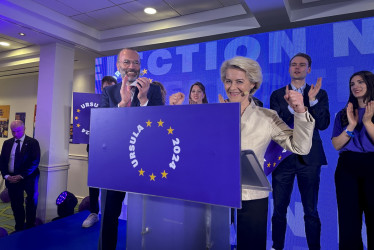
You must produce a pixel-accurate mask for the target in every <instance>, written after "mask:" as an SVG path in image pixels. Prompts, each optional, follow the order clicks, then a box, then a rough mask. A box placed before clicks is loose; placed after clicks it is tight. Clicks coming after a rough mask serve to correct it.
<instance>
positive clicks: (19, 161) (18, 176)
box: [0, 120, 40, 231]
mask: <svg viewBox="0 0 374 250" xmlns="http://www.w3.org/2000/svg"><path fill="white" fill-rule="evenodd" d="M10 128H11V130H12V134H13V138H11V139H9V140H6V141H5V142H4V144H3V148H2V150H1V157H0V169H1V174H2V176H3V178H4V179H5V185H6V187H7V188H8V193H9V198H10V204H11V206H12V210H13V214H14V219H15V221H16V225H15V230H16V231H21V230H23V229H25V228H31V227H33V226H35V217H36V206H37V203H38V180H39V175H40V173H39V168H38V166H39V161H40V147H39V143H38V141H37V140H36V139H34V138H31V137H28V136H27V135H25V125H24V124H23V122H22V121H20V120H15V121H13V122H12V123H11V125H10ZM24 191H25V192H26V194H27V197H26V216H25V209H24V206H23V202H24ZM25 217H26V225H25Z"/></svg>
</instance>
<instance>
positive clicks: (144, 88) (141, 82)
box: [136, 77, 151, 105]
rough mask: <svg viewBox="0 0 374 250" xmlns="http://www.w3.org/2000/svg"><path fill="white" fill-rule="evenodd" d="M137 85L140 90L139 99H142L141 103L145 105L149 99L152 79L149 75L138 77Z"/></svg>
mask: <svg viewBox="0 0 374 250" xmlns="http://www.w3.org/2000/svg"><path fill="white" fill-rule="evenodd" d="M136 82H137V83H136V87H137V88H138V90H139V93H138V99H139V101H140V104H142V105H144V104H145V103H146V102H147V101H148V97H147V94H148V90H149V87H150V85H151V82H150V80H149V79H148V78H147V77H141V78H138V79H136Z"/></svg>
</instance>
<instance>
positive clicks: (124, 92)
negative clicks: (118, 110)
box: [118, 76, 131, 107]
mask: <svg viewBox="0 0 374 250" xmlns="http://www.w3.org/2000/svg"><path fill="white" fill-rule="evenodd" d="M127 81H128V77H127V76H125V77H124V78H122V86H121V89H120V94H121V102H120V103H119V104H118V106H119V107H126V106H128V103H129V102H131V90H130V87H129V86H127Z"/></svg>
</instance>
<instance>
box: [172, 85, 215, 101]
mask: <svg viewBox="0 0 374 250" xmlns="http://www.w3.org/2000/svg"><path fill="white" fill-rule="evenodd" d="M183 101H184V94H183V93H182V92H178V93H175V94H172V95H171V96H170V97H169V105H180V104H182V103H183ZM188 103H189V104H202V103H208V99H207V98H206V93H205V86H204V84H202V83H201V82H195V83H194V84H192V85H191V88H190V93H189V96H188Z"/></svg>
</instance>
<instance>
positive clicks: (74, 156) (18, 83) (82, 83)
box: [0, 63, 95, 198]
mask: <svg viewBox="0 0 374 250" xmlns="http://www.w3.org/2000/svg"><path fill="white" fill-rule="evenodd" d="M88 67H89V68H87V69H80V70H76V71H74V79H73V92H85V93H95V70H94V63H92V64H91V65H88ZM37 89H38V74H35V73H34V74H25V75H20V76H15V77H11V78H9V77H7V78H0V105H10V116H9V124H10V123H11V122H12V121H13V120H14V117H15V113H16V112H25V113H26V124H25V125H26V134H27V135H29V136H31V137H32V136H33V126H34V108H35V105H36V102H37ZM71 123H72V120H71ZM8 131H9V133H8V138H0V147H2V145H3V142H4V141H5V140H7V139H9V138H11V137H12V134H11V131H10V128H9V129H8ZM69 163H70V169H69V172H68V191H69V192H72V193H73V194H75V195H76V196H77V197H82V198H84V197H85V196H87V195H88V187H87V151H86V144H70V145H69ZM0 188H1V187H0Z"/></svg>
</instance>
